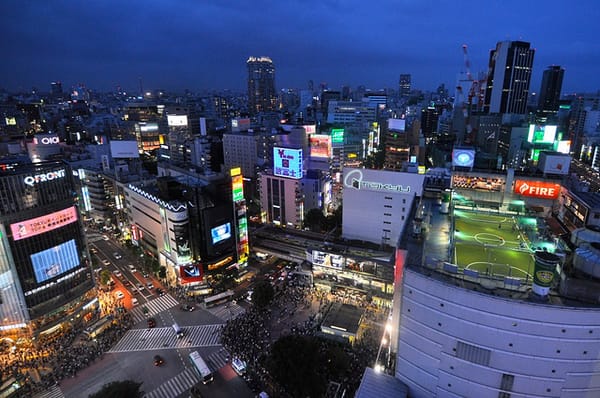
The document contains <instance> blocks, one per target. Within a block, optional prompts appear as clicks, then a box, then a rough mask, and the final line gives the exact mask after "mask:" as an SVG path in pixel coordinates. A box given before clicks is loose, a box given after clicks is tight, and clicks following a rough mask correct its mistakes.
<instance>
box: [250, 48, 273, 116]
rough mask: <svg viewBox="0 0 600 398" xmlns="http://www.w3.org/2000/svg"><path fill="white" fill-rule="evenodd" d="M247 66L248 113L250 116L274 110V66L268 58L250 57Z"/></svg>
mask: <svg viewBox="0 0 600 398" xmlns="http://www.w3.org/2000/svg"><path fill="white" fill-rule="evenodd" d="M246 65H247V66H248V111H249V112H250V114H251V115H256V114H257V113H260V112H271V111H275V109H276V102H277V97H276V94H275V66H274V65H273V61H271V58H269V57H250V58H248V61H246Z"/></svg>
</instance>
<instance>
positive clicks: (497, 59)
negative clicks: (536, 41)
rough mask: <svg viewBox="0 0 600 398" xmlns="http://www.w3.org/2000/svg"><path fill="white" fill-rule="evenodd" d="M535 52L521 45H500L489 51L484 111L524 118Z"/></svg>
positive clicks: (505, 43) (513, 43) (517, 42)
mask: <svg viewBox="0 0 600 398" xmlns="http://www.w3.org/2000/svg"><path fill="white" fill-rule="evenodd" d="M534 55H535V50H534V49H533V48H530V43H527V42H524V41H501V42H498V44H496V49H494V50H492V51H490V62H489V74H488V79H487V87H486V92H485V103H484V111H486V112H489V113H516V114H524V113H525V112H526V109H527V96H528V95H529V84H530V82H531V69H532V67H533V56H534Z"/></svg>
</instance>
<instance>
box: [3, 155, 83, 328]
mask: <svg viewBox="0 0 600 398" xmlns="http://www.w3.org/2000/svg"><path fill="white" fill-rule="evenodd" d="M0 224H1V231H0V232H1V233H2V236H1V238H0V292H1V293H0V294H1V295H2V297H0V300H1V303H2V305H0V317H2V319H3V320H4V321H3V325H2V326H3V330H10V329H11V328H17V327H25V326H28V327H29V328H30V330H37V329H39V328H44V327H45V326H46V325H49V326H51V325H55V324H56V323H57V322H60V321H61V319H60V316H61V315H60V314H62V315H63V316H72V315H73V312H74V311H76V310H77V307H78V306H79V305H85V304H86V303H87V302H88V301H89V300H92V299H93V295H92V290H93V288H94V281H93V278H92V270H91V267H90V265H89V259H88V257H87V248H86V243H85V237H84V233H83V228H82V224H81V221H80V219H79V212H78V211H77V203H76V195H75V186H74V182H73V172H72V171H71V169H70V168H69V166H68V165H66V164H65V163H62V162H44V163H36V164H32V165H19V166H18V168H15V169H10V168H6V169H4V170H2V171H0Z"/></svg>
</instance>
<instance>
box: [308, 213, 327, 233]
mask: <svg viewBox="0 0 600 398" xmlns="http://www.w3.org/2000/svg"><path fill="white" fill-rule="evenodd" d="M324 223H325V216H324V215H323V211H322V210H321V209H310V210H309V211H307V212H306V215H305V216H304V227H305V228H309V229H310V230H311V231H313V232H321V231H322V230H323V224H324Z"/></svg>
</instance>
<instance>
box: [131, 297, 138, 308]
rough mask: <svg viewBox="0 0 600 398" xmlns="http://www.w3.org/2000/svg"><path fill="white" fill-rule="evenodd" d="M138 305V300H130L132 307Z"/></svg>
mask: <svg viewBox="0 0 600 398" xmlns="http://www.w3.org/2000/svg"><path fill="white" fill-rule="evenodd" d="M138 304H139V302H138V299H136V298H135V297H134V298H132V299H131V305H132V306H136V305H138Z"/></svg>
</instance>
